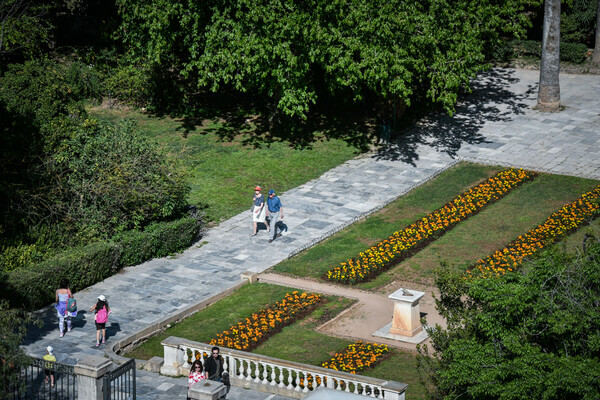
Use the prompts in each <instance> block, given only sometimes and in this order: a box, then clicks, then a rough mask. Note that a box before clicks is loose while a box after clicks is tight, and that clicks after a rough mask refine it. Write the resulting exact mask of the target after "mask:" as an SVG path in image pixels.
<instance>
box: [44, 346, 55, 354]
mask: <svg viewBox="0 0 600 400" xmlns="http://www.w3.org/2000/svg"><path fill="white" fill-rule="evenodd" d="M46 351H47V352H48V354H50V355H52V353H53V352H54V349H53V348H52V346H48V347H46Z"/></svg>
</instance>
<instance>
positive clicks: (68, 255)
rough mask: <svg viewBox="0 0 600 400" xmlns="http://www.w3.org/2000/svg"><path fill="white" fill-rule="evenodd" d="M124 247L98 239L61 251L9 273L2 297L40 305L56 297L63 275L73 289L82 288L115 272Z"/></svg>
mask: <svg viewBox="0 0 600 400" xmlns="http://www.w3.org/2000/svg"><path fill="white" fill-rule="evenodd" d="M120 255H121V251H120V248H119V246H116V245H115V244H113V243H107V242H98V243H92V244H89V245H87V246H85V247H80V248H75V249H71V250H68V251H65V252H62V253H60V254H58V255H56V256H55V257H52V258H50V259H48V260H46V261H42V262H41V263H38V264H35V265H33V266H31V267H28V268H19V269H16V270H13V271H11V272H9V273H8V274H7V275H6V281H5V284H6V286H7V287H6V288H3V289H4V290H2V297H4V298H6V299H7V300H8V301H9V303H10V304H11V306H13V307H23V308H25V309H28V310H33V309H38V308H41V307H43V306H44V305H46V304H48V303H51V302H53V301H54V299H55V296H54V292H55V290H56V289H57V288H58V285H59V283H60V280H61V279H62V278H67V279H69V281H70V283H71V288H72V289H73V290H81V289H83V288H85V287H88V286H90V285H93V284H94V283H96V282H99V281H101V280H103V279H106V278H108V277H109V276H111V275H112V274H114V273H115V272H116V271H117V270H118V269H119V268H120V267H121V263H120Z"/></svg>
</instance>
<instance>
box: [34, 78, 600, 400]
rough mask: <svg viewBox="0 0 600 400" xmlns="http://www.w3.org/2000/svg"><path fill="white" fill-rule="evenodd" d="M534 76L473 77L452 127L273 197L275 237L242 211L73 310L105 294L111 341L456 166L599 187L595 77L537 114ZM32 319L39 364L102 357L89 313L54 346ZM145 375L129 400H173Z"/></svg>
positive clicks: (438, 121)
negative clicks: (511, 170)
mask: <svg viewBox="0 0 600 400" xmlns="http://www.w3.org/2000/svg"><path fill="white" fill-rule="evenodd" d="M538 74H539V73H538V72H537V71H525V70H510V69H507V70H503V69H498V70H494V71H491V72H490V73H488V74H486V75H483V76H481V77H480V78H478V80H477V81H476V84H475V91H474V93H473V94H472V95H471V96H469V97H468V98H466V99H465V103H464V104H460V105H459V106H458V107H457V114H456V115H455V117H454V118H449V117H445V116H439V117H436V116H433V117H431V118H430V120H428V121H423V122H422V123H420V124H418V126H416V127H415V128H414V129H412V130H411V131H409V132H407V133H405V134H404V135H403V138H402V140H400V141H399V142H398V144H397V145H394V146H389V147H387V148H386V149H385V150H384V151H381V152H378V153H375V154H370V155H366V156H362V157H360V158H357V159H354V160H351V161H348V162H346V163H344V164H343V165H340V166H338V167H336V168H334V169H332V170H330V171H329V172H327V173H325V174H323V175H322V176H321V177H320V178H318V179H315V180H313V181H310V182H307V183H306V184H304V185H302V186H299V187H297V188H295V189H292V190H289V191H288V192H286V193H283V194H279V195H280V197H281V200H282V202H283V205H284V210H285V218H284V219H283V223H284V224H285V226H284V227H285V228H286V231H285V232H284V234H283V237H281V238H280V239H277V240H276V241H275V242H273V243H272V244H268V243H267V235H266V232H265V231H262V232H260V233H259V235H258V236H255V237H250V233H251V229H252V228H251V219H250V214H249V212H244V213H242V214H240V215H238V216H235V217H233V218H231V219H230V220H228V221H225V222H223V223H222V224H221V225H219V226H218V227H216V228H214V229H211V230H210V231H209V232H208V233H207V235H206V236H205V237H204V238H203V239H202V241H201V243H203V244H202V245H196V246H193V247H192V248H190V249H188V250H187V251H185V252H184V253H183V254H181V255H179V256H178V257H175V258H164V259H155V260H152V261H149V262H146V263H144V264H141V265H138V266H136V267H130V268H125V269H124V270H123V271H121V272H120V273H118V274H117V275H115V276H113V277H111V278H108V279H106V280H105V281H103V282H101V283H98V284H96V285H94V286H92V287H90V288H87V289H85V290H82V291H80V292H78V293H77V294H76V298H77V300H78V303H79V307H80V309H81V310H84V309H89V307H91V305H92V304H93V303H94V302H95V299H96V297H97V296H98V295H99V294H104V295H106V296H107V298H108V301H109V303H110V306H111V308H112V310H113V314H112V315H111V319H110V321H109V328H108V331H109V335H110V338H109V341H114V340H120V339H122V338H124V337H127V336H129V335H130V334H132V333H133V332H136V331H138V330H140V329H142V328H144V327H147V326H149V325H151V324H154V323H157V322H159V321H161V320H163V319H164V318H165V317H166V316H167V315H170V314H172V313H174V312H176V311H178V310H183V309H185V308H186V307H189V306H191V305H193V304H196V303H198V302H200V301H202V300H204V299H208V298H210V297H211V296H213V295H215V294H217V293H220V292H222V291H223V290H225V289H227V288H229V287H232V286H233V285H235V284H237V283H238V282H239V280H240V273H241V272H243V271H246V270H251V271H255V272H262V271H264V270H266V269H268V268H269V267H271V266H273V265H275V264H277V263H278V262H280V261H281V260H283V259H285V258H286V257H288V256H289V255H290V254H291V253H294V252H296V251H298V250H300V249H302V248H304V247H306V246H309V245H310V244H311V243H313V242H314V241H317V240H319V239H320V238H322V237H325V236H327V235H328V234H330V233H331V232H333V231H334V230H336V229H339V228H341V227H343V226H345V225H346V224H348V223H350V222H352V221H353V220H354V219H355V218H357V217H359V216H360V215H361V214H363V213H365V212H370V211H372V210H374V209H376V208H378V207H380V206H382V205H384V204H386V203H388V202H389V201H391V200H393V199H395V198H396V197H397V196H399V195H402V194H404V193H406V192H407V191H408V190H410V189H411V188H412V187H413V186H414V185H416V184H418V183H419V182H422V181H425V180H427V179H429V178H431V177H432V176H433V175H435V174H437V173H439V172H440V171H441V170H443V169H444V168H445V167H447V165H448V164H449V163H451V162H453V161H455V160H456V159H457V158H473V159H477V160H479V161H486V160H487V162H491V163H499V164H511V165H516V166H523V167H526V168H531V169H535V170H542V171H551V172H554V173H561V174H570V175H577V176H582V177H589V178H595V179H600V114H599V113H600V76H591V75H561V78H560V79H561V98H562V103H563V104H564V105H565V106H566V109H565V110H564V111H562V112H560V113H556V114H548V113H539V112H537V111H534V110H532V106H534V105H535V102H536V95H537V80H538ZM251 194H252V193H251V191H250V190H249V192H248V196H251ZM249 198H250V197H249ZM40 314H41V315H42V316H43V317H44V319H45V325H44V327H43V328H42V329H41V330H36V331H33V332H31V335H30V337H29V338H28V341H27V343H26V348H27V351H29V352H30V353H31V354H34V355H39V356H41V355H42V354H43V349H44V348H45V346H47V345H48V344H50V345H52V346H54V348H55V349H56V352H57V357H58V360H59V361H63V362H69V363H75V361H76V360H77V359H81V358H83V357H85V356H86V355H87V354H95V355H97V354H102V352H103V349H102V347H101V348H100V349H98V348H96V347H95V346H94V342H95V330H94V323H93V318H92V316H91V315H90V314H89V313H81V314H82V315H81V316H79V317H78V318H77V321H76V322H75V329H74V330H73V331H72V332H70V333H69V334H67V335H66V336H65V337H64V338H62V339H59V337H58V330H57V320H56V318H55V314H54V312H53V310H50V309H45V310H41V311H40ZM145 374H146V373H142V374H141V377H140V383H139V384H138V389H139V390H140V393H144V395H143V396H140V398H161V399H162V398H164V399H173V398H183V397H182V396H184V395H183V392H184V391H183V390H182V386H181V383H180V382H179V381H177V380H173V379H169V378H166V377H158V376H157V375H156V374H148V376H149V377H147V378H146V375H145ZM169 385H171V386H169ZM242 397H243V396H242ZM232 398H233V397H232ZM259 398H260V397H259Z"/></svg>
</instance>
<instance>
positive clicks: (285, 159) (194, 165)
mask: <svg viewBox="0 0 600 400" xmlns="http://www.w3.org/2000/svg"><path fill="white" fill-rule="evenodd" d="M89 112H90V114H91V115H92V116H94V117H96V118H98V119H100V120H104V121H110V122H116V121H118V120H119V119H121V118H131V119H133V120H135V121H137V122H138V126H139V128H140V130H141V131H142V132H143V133H145V134H146V135H147V136H148V137H150V138H152V139H154V140H156V142H158V143H159V144H160V145H161V146H162V147H163V148H164V149H165V150H166V151H167V153H168V154H170V155H171V156H172V157H175V158H177V159H179V160H180V161H181V162H182V165H183V168H184V169H185V171H186V172H187V174H188V176H189V184H190V186H191V192H190V195H189V199H188V201H189V202H190V204H195V205H199V206H202V207H206V213H207V217H208V219H209V220H211V221H220V220H224V219H227V218H230V217H232V216H234V215H236V214H238V213H240V212H241V211H244V210H246V209H249V208H250V205H251V203H252V195H253V194H254V193H253V188H254V186H256V185H261V186H262V187H263V188H265V189H270V188H273V189H275V190H276V191H278V192H283V191H285V190H288V189H291V188H294V187H296V186H299V185H301V184H303V183H305V182H307V181H309V180H311V179H314V178H317V177H319V176H320V175H321V174H323V173H324V172H326V171H328V170H329V169H331V168H333V167H335V166H337V165H340V164H342V163H343V162H345V161H347V160H349V159H351V158H352V157H354V156H355V155H356V153H357V150H356V149H355V148H353V147H350V146H348V145H347V144H346V143H345V142H344V141H342V140H328V141H327V140H326V141H319V142H315V143H314V144H313V146H312V148H310V149H293V148H291V147H290V146H289V145H287V144H286V143H278V142H275V143H271V144H265V145H263V147H262V148H254V147H253V146H247V145H244V144H243V142H242V141H243V137H242V136H238V137H237V138H236V139H234V140H233V141H231V142H229V141H222V140H220V138H219V136H218V134H217V133H216V131H217V130H218V128H219V124H216V123H206V124H205V125H204V126H196V127H195V128H194V130H191V131H189V132H186V130H185V129H184V127H183V125H182V123H181V122H180V121H178V120H175V119H171V118H157V117H149V116H148V115H146V114H143V113H141V112H137V111H119V110H108V109H99V108H90V109H89ZM240 133H242V132H240Z"/></svg>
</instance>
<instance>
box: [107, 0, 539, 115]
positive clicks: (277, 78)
mask: <svg viewBox="0 0 600 400" xmlns="http://www.w3.org/2000/svg"><path fill="white" fill-rule="evenodd" d="M531 3H532V1H529V0H511V1H497V0H484V1H478V2H473V1H468V0H463V1H457V2H449V1H447V0H428V1H417V2H410V1H403V0H393V1H381V0H349V1H346V0H345V1H339V0H338V1H320V0H311V1H298V0H260V1H249V0H237V1H228V2H223V1H216V0H213V1H206V2H195V1H192V0H180V1H175V2H171V1H166V0H151V1H148V0H133V1H129V0H127V1H126V0H117V4H118V5H119V11H120V15H121V17H122V20H123V22H122V30H121V35H122V39H123V40H124V41H125V43H126V44H127V46H128V47H129V49H130V51H131V53H132V56H133V58H134V59H135V60H140V59H146V60H148V61H150V62H151V63H153V64H154V65H157V66H161V67H163V68H165V69H172V68H175V69H176V70H177V71H178V72H179V73H180V74H181V75H183V76H184V77H187V78H191V79H192V80H193V81H194V82H196V84H197V85H198V86H199V87H200V88H205V89H210V90H212V91H215V92H218V91H222V90H234V91H238V92H254V93H257V94H258V95H260V96H263V97H264V98H265V99H266V100H267V101H268V102H270V103H271V104H272V107H273V108H274V109H277V110H278V111H280V112H282V113H284V114H285V115H288V116H292V117H297V118H301V119H303V118H306V117H307V114H308V112H309V110H310V109H311V107H312V106H313V105H314V104H315V103H316V102H317V101H318V99H319V97H320V95H321V94H323V93H328V94H334V95H336V96H337V97H338V98H340V99H346V98H349V99H351V100H352V101H360V100H361V99H363V98H364V96H365V94H366V93H374V94H375V95H376V96H379V97H381V98H384V99H392V98H398V99H400V100H402V101H403V102H404V103H406V104H410V102H411V100H412V99H413V98H414V97H415V96H417V95H419V94H423V95H425V96H426V97H428V98H429V99H430V100H431V101H432V102H434V103H439V104H441V105H442V106H443V107H444V108H445V109H446V110H447V111H448V112H450V113H452V112H453V109H454V105H455V103H456V101H457V95H458V93H459V91H460V90H461V88H464V87H468V84H469V79H470V78H472V77H473V76H474V75H475V73H477V72H478V71H480V70H481V69H483V68H485V65H484V63H483V60H484V58H485V54H486V48H487V46H488V45H490V44H492V43H494V42H495V41H496V40H498V38H499V37H500V35H501V34H502V33H503V32H504V33H511V34H520V33H523V32H524V28H525V27H526V26H527V25H528V23H529V21H528V20H527V18H526V16H525V14H524V13H522V10H524V8H525V6H526V5H528V4H531Z"/></svg>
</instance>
